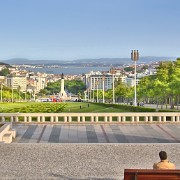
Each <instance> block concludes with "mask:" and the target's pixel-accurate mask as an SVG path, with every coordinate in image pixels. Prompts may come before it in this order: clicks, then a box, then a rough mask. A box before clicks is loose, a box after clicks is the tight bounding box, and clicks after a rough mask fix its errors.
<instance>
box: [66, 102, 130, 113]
mask: <svg viewBox="0 0 180 180" xmlns="http://www.w3.org/2000/svg"><path fill="white" fill-rule="evenodd" d="M88 104H89V107H88ZM80 106H81V108H80ZM63 112H127V111H125V110H122V109H119V108H114V107H108V106H107V105H106V104H105V105H102V104H94V103H86V102H71V103H67V106H66V108H65V109H64V111H63Z"/></svg>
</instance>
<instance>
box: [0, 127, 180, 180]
mask: <svg viewBox="0 0 180 180" xmlns="http://www.w3.org/2000/svg"><path fill="white" fill-rule="evenodd" d="M55 131H56V132H57V133H59V126H57V127H56V129H55ZM52 135H53V134H52ZM56 140H57V139H56ZM161 150H165V151H166V152H167V153H168V159H169V160H170V161H171V162H173V163H174V164H175V165H176V168H177V169H179V168H180V144H159V143H158V144H120V143H118V144H107V143H106V144H98V143H96V144H95V143H91V144H60V143H51V144H49V143H45V144H42V143H40V144H38V143H34V144H33V143H29V144H28V143H16V144H0V179H3V180H7V179H8V180H14V179H15V180H27V179H28V180H29V179H34V180H40V179H48V180H51V179H58V180H59V179H63V180H104V179H106V180H116V179H117V180H122V179H123V172H124V169H131V168H137V169H152V166H153V163H154V162H158V161H159V157H158V153H159V151H161Z"/></svg>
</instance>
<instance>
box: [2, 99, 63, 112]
mask: <svg viewBox="0 0 180 180" xmlns="http://www.w3.org/2000/svg"><path fill="white" fill-rule="evenodd" d="M65 106H66V103H58V102H57V103H35V104H33V105H31V106H26V107H21V108H13V109H5V110H1V112H2V113H16V112H19V113H59V112H62V111H63V110H64V108H65Z"/></svg>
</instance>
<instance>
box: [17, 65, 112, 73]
mask: <svg viewBox="0 0 180 180" xmlns="http://www.w3.org/2000/svg"><path fill="white" fill-rule="evenodd" d="M21 69H23V70H26V71H32V72H44V73H47V74H62V73H63V74H65V75H78V74H86V73H89V72H90V71H108V70H109V69H110V67H78V66H65V67H62V68H21Z"/></svg>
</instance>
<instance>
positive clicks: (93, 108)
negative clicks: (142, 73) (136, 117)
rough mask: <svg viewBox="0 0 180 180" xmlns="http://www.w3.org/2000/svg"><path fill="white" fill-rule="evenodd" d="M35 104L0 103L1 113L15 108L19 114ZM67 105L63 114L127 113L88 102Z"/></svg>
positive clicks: (68, 103) (108, 106)
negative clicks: (21, 110)
mask: <svg viewBox="0 0 180 180" xmlns="http://www.w3.org/2000/svg"><path fill="white" fill-rule="evenodd" d="M43 103H45V102H43ZM35 104H37V102H17V103H10V102H8V103H0V111H1V110H7V109H14V108H15V109H17V112H18V108H22V107H23V108H25V107H26V106H28V107H29V106H34V105H35ZM66 104H67V105H66V107H65V109H64V110H63V112H82V113H83V112H127V111H126V110H122V109H120V108H118V107H111V106H110V105H109V104H108V105H106V104H96V103H87V102H67V103H66ZM88 104H89V106H88ZM80 106H81V108H80Z"/></svg>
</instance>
